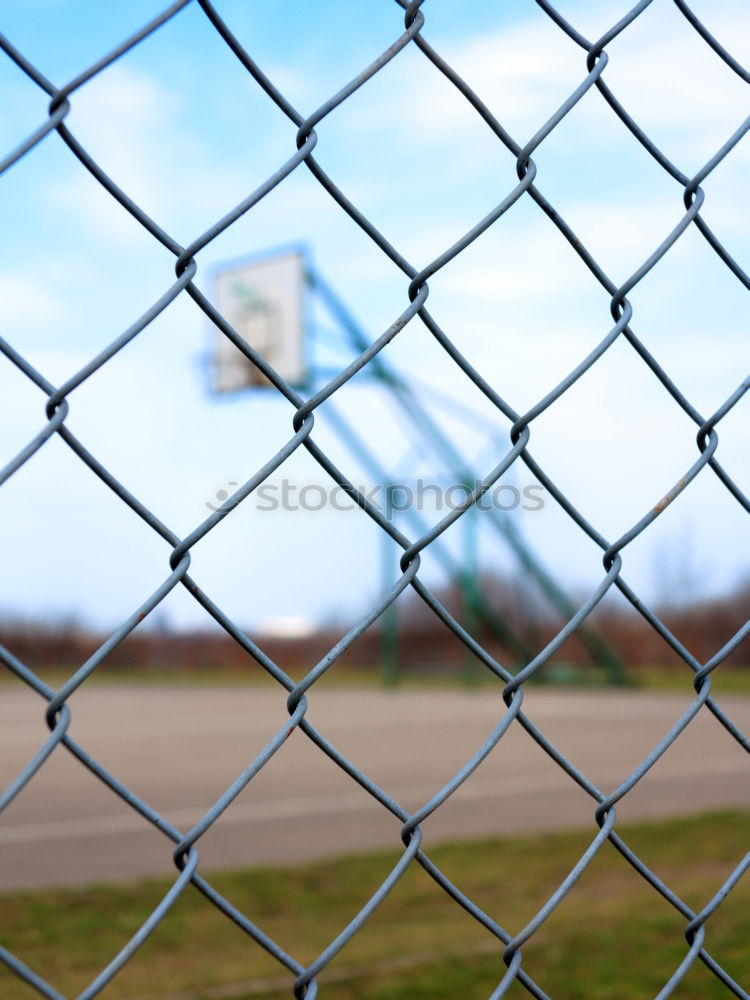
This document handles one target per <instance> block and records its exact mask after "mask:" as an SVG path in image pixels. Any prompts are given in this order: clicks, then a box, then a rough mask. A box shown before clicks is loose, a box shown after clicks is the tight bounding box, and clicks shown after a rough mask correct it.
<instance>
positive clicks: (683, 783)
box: [0, 685, 750, 888]
mask: <svg viewBox="0 0 750 1000" xmlns="http://www.w3.org/2000/svg"><path fill="white" fill-rule="evenodd" d="M284 701H285V699H284V696H283V694H280V693H278V692H276V691H274V690H273V689H271V688H268V689H266V688H260V689H259V688H250V687H220V688H211V687H206V686H195V687H192V686H191V687H184V686H175V687H161V686H151V685H149V686H144V687H138V686H135V685H122V686H114V685H111V686H110V685H106V686H105V685H100V686H98V687H95V688H90V687H89V688H84V689H83V690H81V691H80V692H78V693H77V694H76V695H75V696H74V698H73V699H72V701H71V703H70V704H71V707H72V712H73V722H72V728H71V733H72V734H73V735H74V736H75V738H76V739H78V740H79V741H80V742H81V743H82V745H83V746H84V747H85V748H86V749H88V750H89V751H90V752H92V753H93V754H94V755H95V756H96V757H97V758H98V759H99V760H100V761H101V763H103V764H104V765H105V766H106V767H108V768H109V769H110V770H112V771H113V772H114V773H115V774H116V775H118V777H120V778H121V779H122V780H123V781H124V782H125V783H126V784H127V785H128V786H129V787H131V788H132V789H133V790H134V791H136V792H137V793H138V794H139V795H140V796H142V797H143V798H144V799H145V800H146V801H147V802H149V803H150V804H151V805H152V806H154V807H155V808H156V809H158V810H159V811H160V812H162V813H163V814H164V815H166V816H167V817H168V818H169V819H170V820H171V821H172V822H173V823H174V824H176V825H177V826H178V827H179V828H180V829H185V830H187V829H188V828H189V827H190V826H191V825H192V824H193V823H195V822H196V821H197V820H198V818H199V817H200V816H201V814H202V813H203V812H204V810H205V809H206V808H207V807H208V806H209V805H210V804H211V803H212V802H213V801H214V800H215V799H216V798H217V797H218V796H219V795H220V794H221V792H222V791H223V789H224V788H225V787H226V786H227V785H228V784H229V783H230V782H231V781H232V780H233V779H234V778H235V777H236V776H237V775H238V774H239V773H240V771H241V770H242V769H243V767H244V766H245V765H246V764H247V763H248V762H249V761H250V760H251V759H252V758H253V757H254V756H255V754H256V753H257V752H258V751H259V750H260V749H261V748H262V746H263V745H264V743H265V742H266V740H267V739H268V738H269V737H270V736H271V735H272V733H273V732H274V731H275V729H276V728H277V727H278V725H279V724H280V722H281V721H282V720H283V719H284V717H285V714H286V709H285V704H284ZM688 701H689V695H688V694H687V693H686V694H685V696H684V697H683V696H681V695H672V694H656V693H648V694H646V693H641V692H620V691H615V692H606V693H599V692H595V693H591V692H588V693H583V692H574V691H563V692H554V691H549V690H533V691H530V692H528V693H527V698H526V702H525V705H526V708H527V710H528V712H529V715H530V716H531V718H532V719H533V720H534V721H535V722H536V723H537V724H538V725H539V727H540V728H541V729H543V731H544V732H545V733H546V734H548V736H549V737H550V738H551V739H553V740H554V741H555V742H556V743H557V745H558V746H559V747H560V749H561V750H562V751H563V752H564V753H565V754H566V755H567V756H568V757H569V758H570V759H571V760H572V761H573V762H574V763H575V764H576V765H578V766H579V767H581V768H582V769H583V770H584V771H585V772H586V773H587V774H588V775H589V776H590V777H591V778H592V779H593V780H594V781H595V782H596V783H597V784H598V786H599V787H600V788H602V789H603V790H605V791H609V790H611V789H613V788H615V787H616V786H617V785H618V784H619V783H620V782H621V781H622V780H624V778H626V777H627V775H628V774H629V773H630V771H632V769H633V768H634V767H635V766H636V764H637V763H638V762H639V761H640V760H641V759H642V758H643V757H644V756H645V755H646V753H647V752H648V750H649V749H650V748H651V747H652V746H653V745H654V743H656V741H657V740H658V738H659V737H660V736H661V735H662V734H663V733H664V732H666V731H667V730H668V729H669V728H670V726H671V725H672V724H673V723H674V722H675V721H676V720H677V719H678V717H679V715H680V714H681V712H682V711H683V710H684V709H685V707H686V706H687V704H688ZM722 705H724V707H725V708H726V709H727V710H728V711H729V712H730V714H731V716H732V717H733V718H734V720H735V721H736V722H737V723H738V724H739V725H740V726H741V727H742V728H743V729H744V730H745V731H748V730H750V698H743V697H732V698H730V697H727V698H724V699H722ZM43 707H44V706H43V703H42V702H41V700H40V699H39V698H38V697H37V696H35V695H34V694H32V693H31V692H27V691H25V690H22V689H21V686H20V685H18V687H16V686H12V685H3V686H2V688H0V786H2V787H4V786H5V784H7V782H8V781H9V780H10V779H11V777H12V776H13V775H14V774H15V773H17V771H18V770H19V769H20V768H21V767H22V766H23V765H24V764H25V763H26V761H27V760H28V759H29V758H30V757H31V755H32V754H33V753H34V751H35V750H36V749H37V747H38V745H39V743H40V742H41V740H42V739H43V735H44V734H45V733H46V727H45V725H44V722H43ZM502 708H503V706H502V701H501V700H500V698H499V696H498V695H496V694H490V693H487V692H481V693H479V692H476V693H474V692H463V691H424V692H414V691H410V692H400V693H395V694H394V693H388V692H384V691H380V690H364V689H363V690H351V689H350V690H342V689H338V690H335V689H330V690H325V689H323V690H317V689H316V690H315V691H314V692H313V694H312V695H311V697H310V709H309V717H310V719H311V721H313V723H314V724H315V725H316V726H318V728H319V729H321V730H322V731H323V732H324V733H326V735H327V736H328V737H329V738H330V739H331V740H332V741H333V742H334V744H335V745H336V746H338V747H339V748H340V749H341V750H342V751H343V752H344V753H345V754H346V755H347V756H349V757H350V759H352V760H354V761H355V762H356V763H358V764H359V766H360V767H362V768H363V769H364V770H365V771H366V772H367V773H368V774H370V775H371V777H372V778H373V779H374V780H375V781H377V782H378V783H379V784H380V785H381V787H382V788H384V789H385V790H386V791H388V792H389V793H390V794H391V795H393V796H394V797H395V798H396V799H397V800H398V801H400V802H401V803H402V804H403V805H405V806H406V807H407V808H410V809H414V808H416V807H417V806H418V805H420V804H421V803H423V802H424V801H426V800H427V799H428V798H429V797H430V796H431V795H432V794H434V793H435V792H436V791H437V790H438V789H439V788H440V787H441V786H442V785H443V783H444V782H445V781H446V780H447V779H448V777H449V776H450V775H451V774H452V773H453V772H454V771H456V770H457V769H458V768H459V766H460V765H461V764H462V763H463V761H464V760H466V758H468V757H469V756H470V754H471V753H472V752H473V751H474V750H475V749H476V748H477V747H478V746H479V745H480V743H481V742H482V741H483V739H484V738H485V737H486V735H487V734H488V733H489V732H490V730H491V729H492V727H493V725H494V724H495V722H496V721H497V718H498V715H499V713H501V712H502ZM749 779H750V765H749V764H748V760H747V755H746V754H745V753H744V752H743V751H742V750H741V749H740V748H739V747H737V745H736V744H735V743H734V742H733V741H732V740H731V739H730V737H729V736H728V735H727V734H726V733H725V732H724V730H723V729H722V728H721V727H720V726H719V725H718V724H717V723H716V721H715V720H714V719H713V717H712V716H710V714H709V713H708V712H707V711H705V710H704V711H702V712H701V713H700V714H699V716H698V718H697V719H695V720H694V721H693V723H691V725H690V727H689V728H688V730H687V732H686V733H685V734H684V735H683V736H682V737H680V739H679V740H678V742H677V744H676V745H675V746H674V747H672V748H671V749H670V751H668V753H667V755H666V756H665V758H663V759H662V760H661V761H660V762H659V763H658V764H657V765H656V766H655V767H654V768H653V769H652V770H651V771H650V772H649V774H648V775H647V777H646V778H645V779H644V780H643V781H642V782H641V783H640V784H639V786H638V787H637V788H636V789H635V790H634V791H633V792H632V793H630V794H629V795H628V797H627V799H626V800H625V801H624V802H623V803H622V804H621V805H620V806H618V816H619V818H620V820H621V821H627V820H629V819H636V818H643V817H655V816H666V815H676V814H681V813H689V812H698V811H702V810H705V809H713V808H720V807H726V806H739V807H743V808H748V806H749V805H750V780H749ZM593 811H594V803H593V802H592V800H591V799H590V798H588V796H586V795H585V793H583V792H582V791H581V790H580V789H578V788H577V786H575V785H574V784H573V783H572V782H571V781H570V779H569V778H567V777H566V776H565V775H564V774H563V773H562V772H561V771H560V770H559V768H557V766H556V765H555V764H554V763H553V762H552V761H550V760H549V758H547V756H546V755H545V754H544V753H543V752H542V751H541V750H539V748H538V747H537V746H536V745H535V744H534V743H533V742H532V741H531V739H530V738H529V737H528V736H527V735H526V734H525V733H524V732H522V731H521V730H520V728H519V727H512V729H511V731H509V732H508V734H506V736H505V737H504V738H503V740H502V742H501V744H500V745H499V746H498V747H497V748H496V750H495V752H494V753H493V754H492V755H491V757H490V759H489V760H487V761H485V763H484V764H483V765H482V766H481V767H480V768H479V770H478V771H477V772H476V773H475V775H474V776H473V778H472V779H470V781H469V782H467V784H466V785H464V786H463V788H462V789H460V790H459V791H458V792H457V793H456V795H455V796H454V798H453V799H451V800H449V802H447V803H446V804H445V805H444V806H442V807H441V808H440V810H439V811H438V812H437V814H436V815H434V816H433V817H431V818H430V819H429V820H428V821H427V822H426V823H425V824H424V827H423V829H424V832H425V843H426V845H427V846H429V844H430V843H434V842H435V841H437V840H440V839H446V838H458V837H471V836H485V835H493V834H499V833H517V832H521V831H537V830H546V829H552V828H562V829H564V828H571V827H582V826H588V827H590V828H591V830H592V833H593V832H594V831H595V829H596V827H595V824H594V820H593ZM398 827H399V824H398V822H397V821H395V820H394V819H393V818H392V817H390V816H389V815H388V814H386V813H385V812H384V810H383V809H382V808H381V807H380V806H378V805H377V803H374V802H373V801H372V800H371V799H370V798H369V796H367V795H366V793H364V792H363V791H362V790H361V789H360V788H359V787H358V786H357V785H355V784H354V783H353V782H352V781H351V779H349V778H348V777H347V776H346V775H345V774H343V773H342V772H340V771H339V769H338V768H336V767H335V766H334V765H333V764H332V763H331V762H330V761H329V760H328V759H327V758H326V757H325V756H324V755H323V754H321V753H320V751H318V750H317V748H315V747H314V746H312V745H311V744H310V743H309V742H308V741H307V739H306V738H305V736H304V735H303V734H302V733H300V732H299V731H296V732H294V733H293V734H292V736H291V737H290V738H289V740H287V742H286V743H285V745H284V746H283V747H282V749H281V751H280V752H279V754H277V756H276V757H275V758H274V759H273V760H272V761H271V763H270V764H269V765H268V766H267V767H266V768H265V769H264V770H263V771H262V772H261V773H260V774H259V775H258V776H257V778H256V779H255V780H254V781H252V782H251V784H250V785H249V786H248V788H246V789H245V791H244V792H243V793H242V794H241V795H240V797H239V798H238V799H237V800H236V801H235V803H234V804H233V805H232V806H231V807H230V809H229V810H228V811H227V812H226V813H225V814H224V816H223V817H222V818H221V820H220V821H219V824H218V829H215V830H212V831H210V832H209V833H208V834H207V835H206V836H205V838H204V839H203V840H202V841H201V844H200V853H201V859H202V866H203V867H204V869H205V870H210V869H211V868H220V867H236V866H245V865H254V864H259V863H271V862H273V863H285V862H294V861H298V860H301V859H305V858H313V857H323V856H326V855H333V854H338V853H340V852H342V851H356V850H359V849H365V848H372V847H378V846H388V845H390V846H394V847H397V846H399V845H400V839H399V835H398ZM171 851H172V846H171V842H169V841H168V840H167V839H166V838H164V837H163V836H162V835H160V834H159V833H158V832H156V831H155V830H153V829H152V828H151V827H150V826H149V825H148V824H146V823H145V822H144V821H143V820H142V819H141V818H140V817H139V816H137V815H136V814H135V813H133V812H132V811H130V810H129V809H128V808H127V807H126V806H124V805H123V804H122V803H120V801H119V800H118V799H117V798H116V797H115V796H114V795H113V794H112V793H111V792H109V791H108V790H107V789H106V788H105V787H103V786H102V785H101V784H100V783H99V782H98V781H97V780H96V779H95V778H94V777H93V776H92V775H91V774H89V773H88V772H87V771H86V770H85V769H84V768H83V767H82V766H81V765H80V764H79V763H78V762H77V761H76V760H75V759H74V758H72V757H71V755H70V754H68V753H67V751H65V750H64V749H63V748H58V749H57V750H56V751H55V753H54V754H53V756H52V758H51V759H50V760H49V761H48V762H47V764H46V765H45V767H44V768H43V770H42V772H41V773H40V774H38V775H37V776H36V777H35V778H34V779H33V781H32V782H31V784H30V785H28V786H27V787H26V789H25V790H24V791H23V792H22V793H21V795H20V796H19V797H18V798H17V799H16V800H15V801H14V802H13V803H12V804H11V805H10V806H9V807H8V809H7V810H6V811H5V813H4V814H3V816H2V817H0V888H15V887H26V886H38V885H53V884H57V885H63V884H82V883H88V882H96V881H110V880H125V879H129V878H132V877H134V876H143V875H159V874H166V875H171V874H173V873H174V871H175V869H174V867H173V865H172V861H171Z"/></svg>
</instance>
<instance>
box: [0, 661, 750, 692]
mask: <svg viewBox="0 0 750 1000" xmlns="http://www.w3.org/2000/svg"><path fill="white" fill-rule="evenodd" d="M75 669H76V668H75V667H74V666H71V669H70V671H69V672H67V673H66V672H65V671H61V670H54V671H52V670H49V671H41V672H40V674H39V676H40V677H41V678H42V679H43V680H44V681H46V682H47V684H49V685H50V686H51V687H52V688H54V689H58V688H60V687H62V685H63V684H64V683H65V682H66V681H67V680H68V679H69V678H70V676H71V674H73V673H74V671H75ZM290 674H291V676H292V678H293V679H294V680H301V679H302V678H303V677H304V676H305V670H304V669H303V668H301V667H300V668H298V669H292V670H291V672H290ZM563 674H565V675H566V679H565V680H564V681H561V677H562V675H563ZM567 674H569V675H570V678H569V679H567ZM630 680H631V684H632V689H633V690H649V691H682V692H689V691H691V690H692V673H691V671H690V670H689V669H688V668H687V667H684V668H682V669H680V668H679V667H676V668H673V669H669V668H666V667H649V668H639V669H638V670H635V671H632V672H631V676H630ZM3 682H6V683H12V684H14V685H16V684H18V681H17V680H16V679H15V678H14V677H13V676H12V675H11V674H10V672H9V671H2V672H0V685H1V684H2V683H3ZM319 683H320V684H322V686H325V687H326V688H333V687H341V688H364V689H372V688H382V687H383V678H382V674H381V672H380V671H379V669H378V668H377V667H372V668H371V669H366V668H356V669H355V668H347V669H346V670H344V671H343V672H341V671H339V672H337V671H336V669H335V667H334V669H333V670H332V671H331V673H330V675H329V676H327V677H325V678H324V679H323V680H322V682H319ZM86 684H87V685H91V684H95V685H99V684H105V685H106V684H117V685H119V684H126V685H133V686H147V687H148V686H151V685H155V686H160V685H165V684H166V685H175V686H177V687H183V686H186V687H190V686H199V687H200V686H205V687H211V686H219V687H236V686H241V687H245V686H248V685H249V686H255V685H260V686H262V687H271V686H275V685H276V684H277V682H276V681H275V680H274V679H273V678H272V677H270V676H269V675H268V674H266V672H265V671H264V670H263V669H262V668H261V667H259V666H258V665H257V664H255V665H252V666H251V667H250V669H248V670H247V671H241V670H226V669H208V668H206V669H205V670H149V671H143V670H123V669H116V670H115V669H110V670H108V669H107V668H106V665H105V666H104V667H103V668H101V669H100V670H97V671H95V672H94V673H93V674H92V675H91V677H90V678H89V680H87V681H86ZM499 684H500V682H499V681H498V679H497V678H496V677H494V676H493V675H491V674H490V673H489V671H485V670H478V671H477V673H476V675H475V676H474V678H473V680H472V683H471V685H470V686H471V687H472V688H474V689H479V690H482V689H493V690H497V688H498V686H499ZM466 686H467V679H466V674H465V673H464V672H463V671H462V669H460V668H459V669H457V670H456V671H455V673H445V674H433V675H430V674H427V673H424V674H422V673H419V674H414V673H412V674H410V673H404V674H403V675H402V676H401V677H400V678H399V683H398V687H397V688H396V690H406V691H412V690H455V689H456V688H466ZM546 686H547V687H548V688H549V689H554V688H556V687H558V686H559V687H560V688H561V689H563V690H570V689H576V688H589V689H601V688H603V687H606V686H607V682H606V678H605V677H604V675H603V674H602V673H601V672H600V671H598V670H596V669H595V668H591V667H588V668H586V669H583V668H581V669H576V670H570V671H565V670H563V669H561V670H558V671H557V673H555V672H554V671H553V673H552V675H551V677H550V679H549V680H548V681H547V683H546ZM713 692H714V694H715V695H718V696H721V695H731V694H747V695H750V669H748V668H739V667H732V668H731V669H726V668H725V669H723V670H722V669H719V670H717V671H716V672H715V673H714V674H713Z"/></svg>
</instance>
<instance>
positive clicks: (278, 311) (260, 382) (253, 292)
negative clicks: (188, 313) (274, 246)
mask: <svg viewBox="0 0 750 1000" xmlns="http://www.w3.org/2000/svg"><path fill="white" fill-rule="evenodd" d="M303 290H304V260H303V257H302V254H301V253H299V252H297V251H289V252H286V253H279V254H274V255H273V256H268V257H263V258H258V259H256V260H254V261H252V262H250V263H244V264H231V265H228V266H227V267H226V268H223V269H221V270H219V271H218V272H217V274H216V277H215V279H214V304H215V305H216V308H217V309H218V310H219V312H220V313H221V314H222V316H224V318H225V319H226V320H227V321H228V322H229V323H230V325H231V326H232V327H233V328H234V329H235V330H236V331H237V333H238V334H239V335H240V336H241V337H242V338H243V340H245V341H246V342H247V343H248V344H249V345H250V346H251V347H253V348H254V349H255V350H256V351H257V352H258V353H259V354H260V355H262V357H263V358H264V360H265V361H267V362H268V363H269V364H270V365H271V367H272V368H274V369H275V370H276V371H277V372H278V373H279V375H281V377H282V378H284V379H285V380H286V381H287V382H289V383H290V384H291V385H299V384H300V383H301V382H303V381H304V379H305V357H304V346H305V344H304V304H303ZM214 336H215V347H214V356H213V361H214V382H213V385H214V389H215V390H216V392H221V393H225V392H236V391H237V390H239V389H244V388H246V387H248V386H269V385H270V384H271V383H270V382H269V381H268V380H267V379H266V378H265V376H264V375H263V374H262V373H261V372H260V371H259V370H258V369H257V368H256V367H255V365H254V364H253V363H252V362H251V361H249V360H248V359H247V358H246V357H245V355H244V354H243V353H242V352H241V351H240V350H239V349H238V348H236V347H235V346H234V344H233V343H232V342H231V341H230V340H228V339H227V338H226V337H225V336H224V334H223V333H222V332H221V331H220V330H219V329H217V328H215V329H214Z"/></svg>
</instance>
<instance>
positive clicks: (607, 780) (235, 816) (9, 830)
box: [0, 755, 750, 844]
mask: <svg viewBox="0 0 750 1000" xmlns="http://www.w3.org/2000/svg"><path fill="white" fill-rule="evenodd" d="M746 773H747V760H745V759H743V758H742V757H740V756H739V755H732V756H731V757H730V756H721V757H713V758H703V759H699V760H694V761H671V760H669V759H668V758H667V759H665V760H664V761H662V762H660V765H657V769H656V771H655V772H653V773H652V776H651V777H650V780H652V781H663V780H669V779H674V778H689V777H703V778H705V777H710V776H714V777H724V776H728V775H731V774H746ZM588 777H589V780H591V781H593V782H595V783H596V784H597V785H598V786H600V787H604V788H605V789H606V788H609V789H612V788H615V787H617V786H618V785H619V784H621V783H622V782H623V781H624V780H625V778H626V777H627V772H626V771H625V770H624V769H622V768H618V769H615V768H612V767H611V768H608V769H606V770H601V771H598V772H592V773H590V774H589V775H588ZM570 782H571V779H569V778H568V777H567V775H565V774H564V772H563V771H559V772H557V773H555V774H553V775H521V774H518V775H511V776H508V777H507V778H492V779H487V780H484V781H482V780H481V779H479V778H474V779H473V780H472V779H470V780H469V781H468V782H467V783H466V784H465V785H463V786H462V787H461V788H459V789H458V790H457V791H456V793H455V796H456V798H457V799H459V800H461V801H471V800H477V799H489V798H496V799H497V800H498V801H501V802H502V801H503V800H504V799H505V798H506V797H507V796H509V795H525V794H532V795H538V794H544V793H545V792H559V791H561V790H563V789H565V788H570V787H571V785H570ZM436 791H437V788H436V787H435V786H434V785H430V786H428V785H421V786H412V787H408V788H399V789H394V790H392V791H391V792H389V794H390V795H391V797H392V798H394V799H396V801H398V802H400V803H401V804H402V805H404V804H405V803H413V804H415V806H416V805H419V804H421V803H423V802H426V801H428V800H429V799H430V798H431V797H432V796H433V795H434V794H435V792H436ZM366 796H367V793H366V792H364V791H356V792H342V793H339V794H336V795H297V796H294V797H293V798H284V799H266V800H261V801H258V802H246V803H245V802H243V803H235V804H234V805H232V806H230V807H229V809H228V810H227V812H225V813H224V814H223V816H222V817H221V821H220V822H221V825H222V826H229V825H235V824H239V823H253V822H264V821H269V820H279V819H301V818H304V817H306V816H309V817H313V816H322V815H326V814H335V813H344V812H347V813H348V812H360V811H364V810H367V809H371V808H372V806H373V802H374V800H373V799H371V798H369V796H368V797H367V798H366ZM749 798H750V797H749ZM592 805H593V803H592ZM209 808H210V806H190V807H186V808H183V809H171V810H170V809H167V810H165V811H164V814H163V815H164V818H165V819H167V820H169V822H170V823H172V824H173V826H176V827H177V828H178V829H179V830H182V831H187V830H189V829H190V828H191V827H193V826H194V825H195V824H196V823H197V822H198V821H199V820H200V819H201V818H202V817H203V816H204V815H205V813H206V812H207V811H208V809H209ZM394 822H398V821H397V820H396V819H395V817H394ZM151 829H154V828H153V827H152V826H151V824H150V823H148V821H147V820H145V819H144V818H143V817H142V816H141V815H140V814H137V813H135V812H133V813H127V814H124V815H120V816H92V817H88V818H82V819H59V820H55V819H51V820H43V821H41V822H35V823H17V824H15V825H9V826H6V827H0V844H23V843H30V842H32V841H44V840H60V839H75V838H77V837H92V836H106V835H110V834H123V833H138V832H140V833H145V832H149V831H150V830H151Z"/></svg>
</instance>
